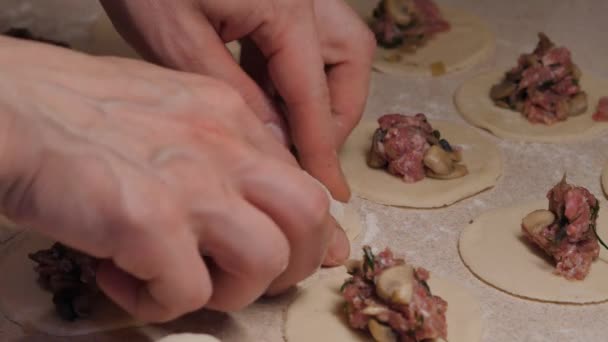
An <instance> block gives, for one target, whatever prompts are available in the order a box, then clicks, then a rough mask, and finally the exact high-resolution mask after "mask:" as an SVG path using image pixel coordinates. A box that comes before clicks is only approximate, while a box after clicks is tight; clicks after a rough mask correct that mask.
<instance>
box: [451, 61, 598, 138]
mask: <svg viewBox="0 0 608 342" xmlns="http://www.w3.org/2000/svg"><path fill="white" fill-rule="evenodd" d="M503 75H504V72H503V71H492V72H488V73H483V74H480V75H478V76H476V77H474V78H472V79H470V80H468V81H466V82H465V83H463V84H462V85H461V86H460V88H459V89H458V90H457V91H456V94H455V96H454V102H455V104H456V107H457V108H458V111H459V112H460V114H461V115H462V116H463V117H464V118H465V119H466V120H467V121H469V122H470V123H471V124H473V125H475V126H478V127H481V128H484V129H487V130H489V131H490V132H492V133H493V134H495V135H496V136H498V137H501V138H505V139H511V140H519V141H527V142H545V143H556V142H566V141H579V140H586V139H590V138H593V137H595V136H597V135H598V134H600V133H602V131H604V130H606V129H608V123H606V122H595V121H593V120H592V119H591V116H592V115H593V112H594V111H595V109H596V104H597V103H598V101H599V99H600V97H601V95H602V94H605V93H606V89H608V81H606V80H600V79H597V78H594V77H592V76H590V74H589V73H583V77H582V78H581V86H582V89H583V90H584V91H586V92H587V95H588V96H589V98H588V103H589V106H588V107H589V108H588V109H587V111H586V112H585V113H584V114H582V115H580V116H576V117H570V118H568V120H566V121H562V122H558V123H556V124H554V125H551V126H547V125H542V124H532V123H530V122H529V121H528V120H527V119H526V118H524V117H523V115H521V113H519V112H515V111H512V110H508V109H504V108H499V107H497V106H496V105H495V104H494V102H492V100H491V99H490V95H489V94H490V88H491V87H492V85H494V84H496V83H498V82H499V81H500V80H501V78H502V77H503Z"/></svg>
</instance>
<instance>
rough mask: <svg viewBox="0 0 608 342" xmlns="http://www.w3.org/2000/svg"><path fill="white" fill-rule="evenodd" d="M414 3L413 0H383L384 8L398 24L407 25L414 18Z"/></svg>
mask: <svg viewBox="0 0 608 342" xmlns="http://www.w3.org/2000/svg"><path fill="white" fill-rule="evenodd" d="M415 6H416V5H415V4H414V1H413V0H385V2H384V9H385V10H386V12H387V13H388V14H389V15H390V16H391V18H392V19H393V20H394V21H395V24H397V25H399V26H407V25H409V24H410V23H411V22H412V20H414V10H415V8H416V7H415Z"/></svg>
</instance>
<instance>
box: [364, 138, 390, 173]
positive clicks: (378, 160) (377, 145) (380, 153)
mask: <svg viewBox="0 0 608 342" xmlns="http://www.w3.org/2000/svg"><path fill="white" fill-rule="evenodd" d="M385 135H386V131H384V130H383V129H381V128H378V129H377V130H376V131H375V132H374V136H373V137H372V148H371V150H370V152H369V155H368V157H367V165H369V167H371V168H374V169H380V168H383V167H384V166H385V165H386V164H387V161H386V159H384V145H383V144H382V140H383V139H384V136H385Z"/></svg>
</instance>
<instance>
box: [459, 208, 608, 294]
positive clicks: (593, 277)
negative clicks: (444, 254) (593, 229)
mask: <svg viewBox="0 0 608 342" xmlns="http://www.w3.org/2000/svg"><path fill="white" fill-rule="evenodd" d="M547 205H548V201H547V200H540V201H534V202H528V203H522V204H519V205H517V206H514V207H510V208H502V209H495V210H492V211H489V212H487V213H485V214H483V215H481V216H479V217H478V218H477V219H475V221H474V222H473V223H471V224H470V225H469V226H467V227H466V228H465V229H464V231H463V232H462V235H461V236H460V243H459V249H460V255H461V257H462V260H463V261H464V263H465V264H466V265H467V266H468V267H469V269H470V270H471V271H472V272H473V273H474V274H475V275H476V276H477V277H479V278H480V279H481V280H483V281H484V282H486V283H489V284H490V285H492V286H494V287H496V288H498V289H500V290H503V291H505V292H508V293H511V294H513V295H516V296H520V297H525V298H530V299H536V300H540V301H546V302H557V303H577V304H585V303H598V302H603V301H606V300H608V286H607V284H608V252H607V251H606V250H605V249H603V248H601V252H600V257H599V259H598V260H597V261H596V262H594V263H593V265H592V266H591V271H590V272H589V275H588V276H587V278H585V280H583V281H571V280H567V279H565V278H563V277H561V276H558V275H555V274H554V273H553V271H554V269H555V265H554V263H553V262H552V260H551V259H550V258H548V256H547V255H546V254H544V252H542V251H540V250H539V249H538V248H536V247H535V246H534V245H532V244H531V243H529V242H528V241H527V240H526V239H525V238H524V237H523V234H522V233H521V220H522V219H523V218H524V216H526V215H527V214H528V213H530V212H532V211H534V210H536V209H546V208H547ZM606 217H608V213H605V212H603V208H601V209H600V218H599V220H598V225H597V230H598V234H599V235H600V236H601V237H604V239H606V237H608V221H607V220H606Z"/></svg>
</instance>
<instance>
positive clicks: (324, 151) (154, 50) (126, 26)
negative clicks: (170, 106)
mask: <svg viewBox="0 0 608 342" xmlns="http://www.w3.org/2000/svg"><path fill="white" fill-rule="evenodd" d="M102 4H103V5H104V7H105V8H106V10H107V11H108V13H109V14H110V16H111V18H112V20H113V22H114V23H115V25H116V26H117V28H118V30H119V32H121V34H122V35H123V36H124V37H125V38H126V39H127V40H128V41H129V42H130V43H131V44H132V45H133V46H134V47H135V48H136V49H138V50H139V51H140V53H142V55H144V56H145V57H146V58H147V59H149V60H151V61H154V62H156V63H160V64H162V65H165V66H168V67H171V68H175V69H179V70H184V71H190V72H196V73H200V74H205V75H209V76H212V77H215V78H219V79H222V80H225V81H226V82H228V83H229V84H231V85H233V86H234V87H235V88H236V89H238V90H239V92H240V93H241V95H242V96H243V97H244V98H245V100H246V101H247V103H248V104H249V105H250V106H251V107H252V108H253V110H254V112H255V113H256V114H257V115H258V116H259V117H260V118H262V120H263V121H264V122H272V121H274V122H279V116H278V115H277V111H276V110H275V108H274V106H273V103H272V101H270V100H269V99H268V97H267V93H266V92H265V91H264V90H267V89H265V88H266V85H267V84H266V82H264V80H265V79H266V78H267V77H266V75H268V79H269V80H270V81H271V83H272V85H273V88H275V89H276V90H277V92H278V93H279V95H280V96H281V97H282V99H283V100H284V101H285V104H286V109H287V113H286V118H287V121H288V124H289V128H290V132H291V138H292V139H293V142H294V143H295V146H296V148H297V150H298V157H299V159H300V162H301V164H302V166H303V167H304V168H305V169H306V170H307V171H309V172H310V173H311V174H312V175H313V176H315V177H316V178H318V179H319V180H321V181H322V182H323V183H324V184H325V185H326V186H327V187H328V188H329V189H330V191H331V192H332V195H333V196H334V197H335V198H336V199H339V200H342V201H346V200H348V198H349V196H350V192H349V189H348V185H347V184H346V181H345V180H344V176H343V175H342V173H341V169H340V166H339V161H338V157H337V153H336V151H337V149H338V147H339V146H340V145H341V144H342V143H343V142H344V141H345V139H346V137H347V136H348V135H349V133H350V132H351V130H352V129H353V128H354V126H355V125H356V124H357V122H358V121H359V119H360V117H361V114H362V111H363V107H364V105H365V101H366V98H367V92H368V84H369V78H370V70H371V62H372V55H373V51H374V49H375V46H376V44H375V39H374V37H373V34H372V33H371V32H370V31H369V30H368V29H367V27H366V25H365V24H364V23H363V22H362V21H361V20H360V19H359V18H358V16H357V15H356V14H355V13H354V11H353V10H351V9H350V8H349V7H348V6H347V5H346V4H345V3H344V1H343V0H304V1H303V0H260V1H243V0H217V1H201V0H183V1H173V2H171V1H153V0H139V1H126V0H123V1H117V0H102ZM237 39H246V40H247V41H248V42H251V43H253V44H246V45H247V46H248V47H247V48H245V49H244V50H243V52H244V53H243V55H242V59H243V63H244V68H241V67H239V65H238V64H237V63H236V62H235V61H234V60H233V58H232V56H231V55H230V53H229V52H228V51H227V50H226V48H225V47H224V43H226V42H229V41H233V40H237ZM252 45H254V46H255V48H252ZM265 70H267V73H266V71H265ZM246 72H249V74H250V75H254V76H253V77H250V76H249V75H248V74H247V73H246ZM255 81H257V82H258V84H256V82H255ZM260 84H261V85H262V87H260Z"/></svg>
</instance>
